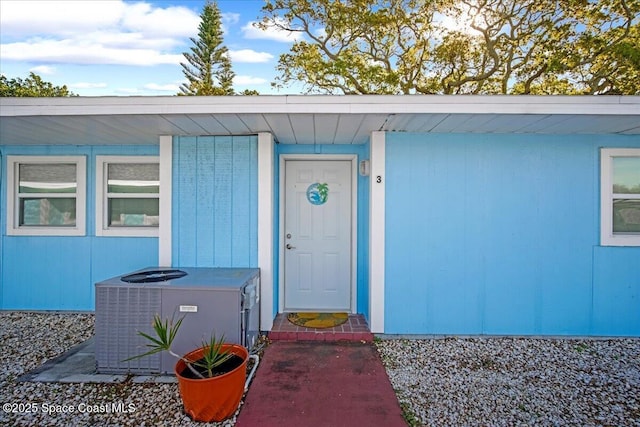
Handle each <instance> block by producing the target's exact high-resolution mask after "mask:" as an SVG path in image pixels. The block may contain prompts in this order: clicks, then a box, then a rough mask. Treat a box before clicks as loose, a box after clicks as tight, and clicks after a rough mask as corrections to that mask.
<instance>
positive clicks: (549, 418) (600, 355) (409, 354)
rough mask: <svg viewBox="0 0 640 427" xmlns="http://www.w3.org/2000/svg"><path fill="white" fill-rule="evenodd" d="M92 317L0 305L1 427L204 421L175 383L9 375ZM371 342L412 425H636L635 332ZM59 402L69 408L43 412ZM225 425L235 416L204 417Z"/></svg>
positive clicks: (51, 350)
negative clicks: (187, 407) (190, 411)
mask: <svg viewBox="0 0 640 427" xmlns="http://www.w3.org/2000/svg"><path fill="white" fill-rule="evenodd" d="M93 319H94V318H93V315H92V314H59V313H55V314H54V313H46V314H44V313H25V312H0V348H1V351H0V363H1V370H0V402H1V403H2V404H3V411H2V412H0V425H8V426H36V425H37V426H68V425H74V426H163V425H165V426H201V425H203V424H201V423H194V422H192V421H191V420H190V419H189V418H188V417H187V416H186V415H184V414H183V413H182V405H181V401H180V396H179V394H178V387H177V384H134V383H132V382H125V383H122V384H61V383H27V382H17V381H16V378H17V377H19V376H20V375H22V374H24V373H26V372H28V371H30V370H32V369H34V368H36V367H38V366H40V365H42V364H43V363H44V362H45V361H46V360H48V359H51V358H53V357H55V356H57V355H60V354H62V353H63V352H64V351H66V350H68V349H69V348H71V347H73V346H74V345H76V344H78V343H80V342H82V341H84V340H86V339H87V338H89V337H90V336H91V335H93V321H94V320H93ZM376 345H377V346H378V350H379V352H380V354H381V356H382V360H383V362H384V364H385V366H386V368H387V372H388V374H389V377H390V379H391V382H392V384H393V387H394V389H395V390H396V394H397V395H398V399H399V401H400V404H401V406H402V408H403V409H404V411H405V414H406V418H407V420H408V422H409V424H410V425H412V426H422V425H425V426H457V425H464V426H475V425H483V426H502V425H504V426H515V425H544V426H546V425H550V426H551V425H575V426H596V425H598V426H640V339H620V340H559V339H513V338H470V339H455V338H447V339H433V340H381V341H377V343H376ZM114 403H115V404H121V405H122V408H125V409H126V410H127V411H130V412H123V413H113V412H112V413H105V412H104V407H105V405H111V404H114ZM6 404H10V405H9V407H8V408H6V407H5V405H6ZM56 405H57V406H56ZM65 406H66V407H71V408H73V409H74V412H73V413H55V412H54V413H45V411H44V410H45V409H47V410H48V411H53V410H62V409H65ZM5 409H9V411H8V412H7V411H6V410H5ZM28 409H31V410H32V412H30V413H25V411H26V410H28ZM34 409H37V412H33V410H34ZM90 409H93V410H92V411H90ZM14 410H15V412H13V411H14ZM234 424H235V417H234V418H232V419H230V420H227V421H226V422H224V423H218V424H216V423H212V424H208V425H211V426H233V425H234Z"/></svg>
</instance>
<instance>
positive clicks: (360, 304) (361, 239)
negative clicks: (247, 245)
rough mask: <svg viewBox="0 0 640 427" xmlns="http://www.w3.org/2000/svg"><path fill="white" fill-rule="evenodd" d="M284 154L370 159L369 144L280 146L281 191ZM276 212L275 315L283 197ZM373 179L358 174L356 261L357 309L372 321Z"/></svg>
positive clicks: (277, 201)
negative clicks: (371, 193)
mask: <svg viewBox="0 0 640 427" xmlns="http://www.w3.org/2000/svg"><path fill="white" fill-rule="evenodd" d="M282 154H356V155H357V156H358V162H359V161H360V160H365V159H368V158H369V144H368V143H367V144H360V145H338V144H336V145H333V144H316V145H312V144H278V145H276V149H275V156H276V158H275V159H274V163H275V171H274V175H275V180H276V182H275V185H274V188H276V189H278V188H280V155H282ZM275 206H276V212H275V214H274V222H275V224H274V230H275V233H274V236H275V237H276V238H275V239H274V240H275V242H274V249H273V253H274V254H275V258H276V259H275V260H274V266H275V268H274V270H275V274H274V275H275V277H274V297H273V300H274V315H275V314H276V313H277V312H278V300H279V290H280V286H279V285H278V283H279V265H280V264H279V254H280V250H279V247H278V244H279V238H278V237H279V236H280V230H279V225H280V224H279V218H280V212H279V206H280V197H279V194H278V192H276V199H275ZM368 212H369V177H363V176H360V175H359V174H358V213H357V221H358V224H357V227H358V230H357V239H358V242H357V247H358V254H357V260H356V268H357V270H358V271H357V284H356V289H357V290H356V292H357V301H356V307H357V311H358V313H360V314H363V315H364V316H365V317H366V318H369V213H368Z"/></svg>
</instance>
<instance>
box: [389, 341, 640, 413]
mask: <svg viewBox="0 0 640 427" xmlns="http://www.w3.org/2000/svg"><path fill="white" fill-rule="evenodd" d="M377 345H378V349H379V351H380V354H381V356H382V360H383V363H384V364H385V367H386V369H387V373H388V374H389V377H390V379H391V383H392V385H393V387H394V389H395V390H396V394H397V396H398V400H399V401H400V405H401V407H402V408H403V410H404V411H405V416H406V418H407V420H408V422H409V424H410V425H412V426H422V425H425V426H458V425H460V426H462V425H464V426H473V425H483V426H485V425H486V426H521V425H527V426H528V425H541V426H564V425H569V426H640V339H615V340H613V339H612V340H577V339H532V338H469V339H457V338H444V339H433V340H393V341H392V340H385V341H379V342H377Z"/></svg>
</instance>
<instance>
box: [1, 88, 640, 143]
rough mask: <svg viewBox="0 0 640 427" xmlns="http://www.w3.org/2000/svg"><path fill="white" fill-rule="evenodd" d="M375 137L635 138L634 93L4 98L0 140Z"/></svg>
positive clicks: (638, 124) (639, 126)
mask: <svg viewBox="0 0 640 427" xmlns="http://www.w3.org/2000/svg"><path fill="white" fill-rule="evenodd" d="M372 131H387V132H435V133H449V132H453V133H534V134H627V135H638V134H640V97H638V96H502V95H496V96H471V95H463V96H462V95H458V96H439V95H425V96H420V95H414V96H392V95H371V96H357V95H354V96H332V95H308V96H305V95H291V96H270V95H266V96H257V97H256V96H233V97H187V96H173V97H104V98H90V97H86V98H85V97H70V98H0V144H5V145H7V144H74V145H83V144H157V141H158V136H159V135H179V136H197V135H247V134H257V133H259V132H270V133H272V134H273V135H274V138H275V140H276V141H278V142H280V143H285V144H361V143H364V142H366V141H368V139H369V136H370V134H371V132H372Z"/></svg>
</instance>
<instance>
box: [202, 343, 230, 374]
mask: <svg viewBox="0 0 640 427" xmlns="http://www.w3.org/2000/svg"><path fill="white" fill-rule="evenodd" d="M223 344H224V336H223V337H220V339H216V337H215V336H212V337H211V338H210V339H209V342H206V341H203V342H202V348H204V349H205V352H204V354H203V356H202V362H201V363H194V364H195V365H196V366H199V367H201V368H203V369H205V370H206V372H207V376H208V377H209V378H211V377H212V376H213V371H214V369H215V368H217V367H218V366H220V365H222V364H223V363H224V362H226V361H227V360H229V359H230V358H231V356H233V354H232V353H231V352H229V351H225V350H224V349H223V348H222V346H223Z"/></svg>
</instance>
